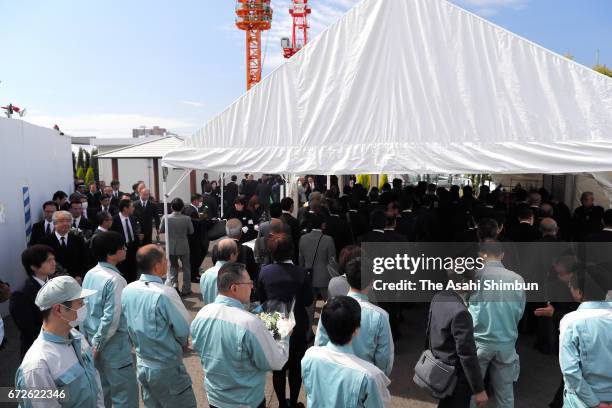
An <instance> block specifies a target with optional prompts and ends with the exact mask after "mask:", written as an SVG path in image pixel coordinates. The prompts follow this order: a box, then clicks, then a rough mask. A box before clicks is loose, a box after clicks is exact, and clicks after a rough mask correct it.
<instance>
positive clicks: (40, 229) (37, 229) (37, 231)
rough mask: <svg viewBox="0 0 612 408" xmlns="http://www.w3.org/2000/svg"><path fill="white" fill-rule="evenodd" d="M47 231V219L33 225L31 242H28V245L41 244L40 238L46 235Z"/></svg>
mask: <svg viewBox="0 0 612 408" xmlns="http://www.w3.org/2000/svg"><path fill="white" fill-rule="evenodd" d="M46 235H47V234H46V233H45V220H44V219H43V220H41V221H38V222H37V223H34V224H33V225H32V235H30V242H28V246H30V245H34V244H39V243H40V240H41V239H42V238H43V237H44V236H46Z"/></svg>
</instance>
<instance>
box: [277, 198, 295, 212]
mask: <svg viewBox="0 0 612 408" xmlns="http://www.w3.org/2000/svg"><path fill="white" fill-rule="evenodd" d="M280 205H281V210H283V211H291V206H293V199H292V198H291V197H285V198H283V199H282V200H281V202H280Z"/></svg>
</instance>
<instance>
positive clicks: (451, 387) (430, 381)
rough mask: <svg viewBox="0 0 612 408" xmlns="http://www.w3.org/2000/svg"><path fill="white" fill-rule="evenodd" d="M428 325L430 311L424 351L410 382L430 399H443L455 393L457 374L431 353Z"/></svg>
mask: <svg viewBox="0 0 612 408" xmlns="http://www.w3.org/2000/svg"><path fill="white" fill-rule="evenodd" d="M430 325H431V309H430V310H429V321H428V322H427V333H426V336H427V339H426V341H425V347H426V350H425V351H423V353H422V354H421V357H419V361H417V363H416V366H415V367H414V378H413V379H412V380H413V381H414V383H415V384H416V385H418V386H419V387H421V388H423V389H424V390H426V391H428V392H429V393H430V394H431V396H432V397H434V398H438V399H444V398H446V397H448V396H450V395H452V394H453V392H454V391H455V386H456V385H457V372H456V369H455V366H452V365H450V364H446V363H445V362H444V361H442V360H440V359H439V358H437V357H436V356H434V354H433V352H432V351H431V339H430V336H429V331H430Z"/></svg>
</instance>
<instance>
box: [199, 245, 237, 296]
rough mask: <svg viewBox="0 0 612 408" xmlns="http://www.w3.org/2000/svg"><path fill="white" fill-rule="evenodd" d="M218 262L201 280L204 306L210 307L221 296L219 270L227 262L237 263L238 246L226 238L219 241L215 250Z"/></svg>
mask: <svg viewBox="0 0 612 408" xmlns="http://www.w3.org/2000/svg"><path fill="white" fill-rule="evenodd" d="M213 251H214V252H216V258H217V262H216V263H215V265H214V266H213V267H211V268H208V269H207V270H206V271H205V272H204V273H203V274H202V277H201V278H200V292H201V293H202V300H203V301H204V305H208V304H210V303H213V302H214V301H215V298H216V297H217V295H218V294H219V291H218V289H217V276H218V275H219V269H221V267H222V266H223V265H225V263H227V262H236V259H238V245H237V243H236V242H235V241H234V240H233V239H231V238H225V239H222V240H221V241H219V243H218V244H217V245H216V248H215V250H213Z"/></svg>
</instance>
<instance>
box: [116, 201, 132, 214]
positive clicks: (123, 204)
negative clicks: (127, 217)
mask: <svg viewBox="0 0 612 408" xmlns="http://www.w3.org/2000/svg"><path fill="white" fill-rule="evenodd" d="M130 205H132V202H131V201H130V200H128V199H125V200H121V201H119V212H123V210H124V209H126V208H129V207H130Z"/></svg>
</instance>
